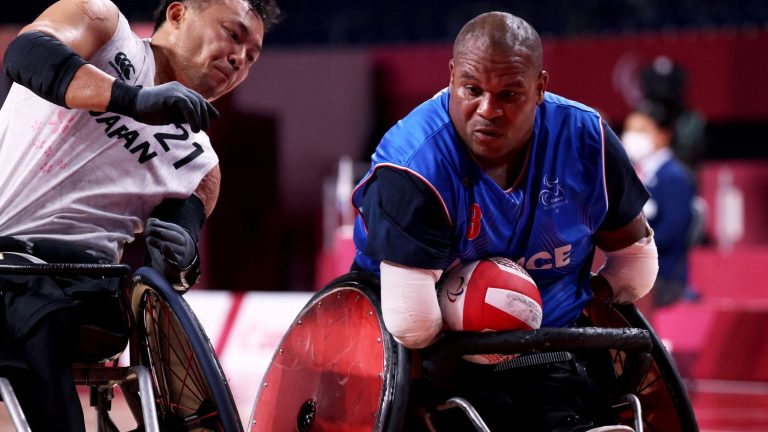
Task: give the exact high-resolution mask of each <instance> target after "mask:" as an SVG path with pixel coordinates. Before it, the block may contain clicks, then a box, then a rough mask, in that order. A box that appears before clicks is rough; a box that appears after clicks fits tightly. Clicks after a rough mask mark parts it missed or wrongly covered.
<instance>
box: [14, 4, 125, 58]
mask: <svg viewBox="0 0 768 432" xmlns="http://www.w3.org/2000/svg"><path fill="white" fill-rule="evenodd" d="M119 14H120V11H119V10H118V9H117V6H115V4H114V3H112V2H111V1H109V0H59V1H58V2H56V3H54V4H52V5H51V6H50V7H48V9H46V10H45V11H44V12H43V13H42V14H41V15H40V16H39V17H38V18H37V19H36V20H35V21H34V22H32V23H31V24H29V25H28V26H26V27H24V28H23V29H22V30H21V32H20V33H25V32H28V31H41V32H45V33H48V34H51V35H53V36H54V37H56V38H57V39H59V40H61V41H62V42H63V43H65V44H66V45H68V46H70V47H71V48H72V49H73V50H74V51H75V52H77V53H78V54H79V55H80V56H81V57H83V58H89V57H90V56H91V55H92V54H93V53H95V52H96V51H97V50H98V49H99V48H100V47H101V46H103V45H104V44H106V43H107V42H108V41H109V40H110V39H111V38H112V36H113V35H114V33H115V29H116V28H117V23H118V17H119Z"/></svg>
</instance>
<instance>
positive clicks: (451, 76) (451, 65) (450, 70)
mask: <svg viewBox="0 0 768 432" xmlns="http://www.w3.org/2000/svg"><path fill="white" fill-rule="evenodd" d="M454 67H455V65H454V62H453V59H451V61H449V62H448V73H449V74H450V81H448V85H449V86H451V87H452V86H453V68H454Z"/></svg>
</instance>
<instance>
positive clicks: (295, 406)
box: [250, 273, 410, 432]
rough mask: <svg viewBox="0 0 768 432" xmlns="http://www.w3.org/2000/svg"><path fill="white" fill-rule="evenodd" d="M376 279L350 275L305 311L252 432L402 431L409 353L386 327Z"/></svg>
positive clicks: (273, 368)
mask: <svg viewBox="0 0 768 432" xmlns="http://www.w3.org/2000/svg"><path fill="white" fill-rule="evenodd" d="M377 292H378V281H376V280H375V279H374V278H373V277H371V276H370V275H368V274H365V273H350V274H348V275H346V276H342V277H341V278H339V279H336V280H335V281H333V282H331V283H330V284H329V285H328V286H326V287H325V288H324V289H323V290H322V291H320V292H319V293H317V294H316V295H315V296H314V297H313V298H312V299H311V300H310V301H309V302H308V303H307V305H306V306H305V307H304V309H303V310H302V311H301V312H300V313H299V315H298V317H296V319H295V320H294V322H293V324H292V325H291V327H290V329H289V330H288V331H287V332H286V334H285V335H284V336H283V339H282V341H281V342H280V345H279V346H278V348H277V350H276V352H275V354H274V356H273V358H272V363H271V365H270V367H269V369H268V370H267V372H266V374H265V375H264V378H263V381H262V384H261V386H260V388H259V394H258V396H257V398H256V402H255V404H254V408H253V414H252V419H251V422H250V427H251V429H250V430H251V431H252V432H257V431H258V432H261V431H272V432H288V431H291V432H293V431H300V432H304V431H313V432H322V431H333V432H344V431H349V432H353V431H354V432H358V431H360V432H362V431H400V430H402V422H403V420H404V418H403V417H404V416H403V413H404V411H405V405H406V404H407V401H408V384H409V372H410V357H409V352H408V351H407V350H405V349H403V348H402V347H401V346H400V345H398V344H397V343H396V342H395V341H394V339H393V338H392V336H391V335H390V334H389V333H388V332H387V331H386V329H385V328H384V324H383V320H382V318H381V312H380V309H379V301H378V295H377V294H376V293H377Z"/></svg>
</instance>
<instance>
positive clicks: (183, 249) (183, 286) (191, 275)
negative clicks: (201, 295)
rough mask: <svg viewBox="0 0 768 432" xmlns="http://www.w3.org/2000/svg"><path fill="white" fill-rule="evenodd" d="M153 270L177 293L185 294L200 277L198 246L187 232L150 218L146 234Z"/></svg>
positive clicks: (171, 224)
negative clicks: (163, 276)
mask: <svg viewBox="0 0 768 432" xmlns="http://www.w3.org/2000/svg"><path fill="white" fill-rule="evenodd" d="M145 234H146V241H147V249H148V250H149V257H150V261H151V264H152V267H153V268H154V269H155V270H157V271H159V272H160V273H162V274H163V275H165V277H166V278H167V279H168V281H169V282H170V283H171V284H172V285H173V287H174V288H175V289H176V290H178V291H182V292H184V291H186V290H187V289H189V287H190V286H192V284H194V283H195V281H196V280H197V276H199V274H200V273H199V268H200V267H199V261H198V259H197V245H196V244H195V241H194V239H192V236H191V235H190V234H189V232H187V230H185V229H184V228H182V227H180V226H178V225H176V224H174V223H170V222H163V221H161V220H159V219H155V218H149V219H148V220H147V226H146V230H145Z"/></svg>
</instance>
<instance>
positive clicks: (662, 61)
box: [640, 56, 706, 169]
mask: <svg viewBox="0 0 768 432" xmlns="http://www.w3.org/2000/svg"><path fill="white" fill-rule="evenodd" d="M640 82H641V86H642V90H643V95H644V97H645V99H647V100H649V101H652V102H654V103H655V104H659V105H661V106H662V107H663V109H664V110H665V111H666V112H665V116H666V117H668V119H666V121H667V122H669V124H670V128H671V132H672V136H671V148H672V150H673V151H674V153H675V155H676V156H677V158H678V159H679V160H680V161H682V162H683V163H685V164H686V165H687V166H688V167H689V168H691V169H695V168H696V166H697V164H698V162H699V160H700V159H701V157H702V155H703V153H704V146H705V141H704V128H705V126H706V122H705V120H704V118H703V117H702V116H701V115H700V114H699V113H697V112H696V111H694V110H692V109H690V108H689V107H688V106H687V104H686V102H685V87H686V83H687V76H686V73H685V71H684V70H683V68H682V67H680V65H678V64H676V63H674V62H673V61H672V59H670V58H669V57H667V56H659V57H656V59H654V61H653V63H652V64H651V65H650V66H648V67H647V68H646V69H644V70H643V71H642V72H641V74H640Z"/></svg>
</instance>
